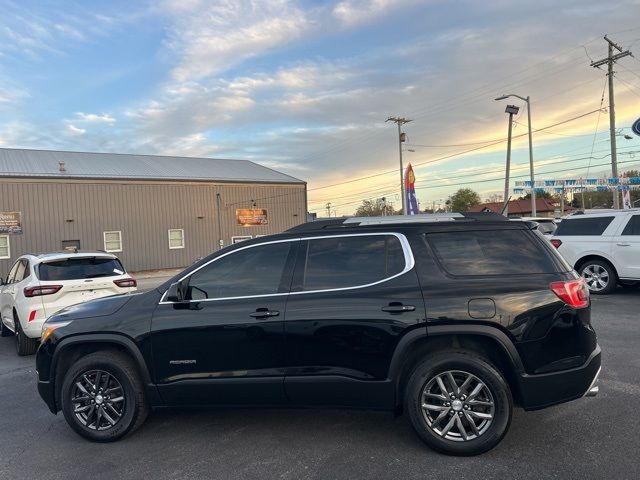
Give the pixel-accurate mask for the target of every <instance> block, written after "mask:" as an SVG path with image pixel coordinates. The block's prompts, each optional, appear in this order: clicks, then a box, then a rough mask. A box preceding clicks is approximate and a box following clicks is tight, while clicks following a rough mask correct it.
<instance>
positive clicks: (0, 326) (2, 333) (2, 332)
mask: <svg viewBox="0 0 640 480" xmlns="http://www.w3.org/2000/svg"><path fill="white" fill-rule="evenodd" d="M11 335H13V332H12V331H11V330H9V327H7V326H6V325H5V324H4V322H3V321H2V319H1V318H0V337H10V336H11Z"/></svg>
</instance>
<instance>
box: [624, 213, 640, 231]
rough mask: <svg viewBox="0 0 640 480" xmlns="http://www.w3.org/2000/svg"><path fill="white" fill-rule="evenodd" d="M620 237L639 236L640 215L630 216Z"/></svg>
mask: <svg viewBox="0 0 640 480" xmlns="http://www.w3.org/2000/svg"><path fill="white" fill-rule="evenodd" d="M622 235H640V215H632V216H631V218H630V219H629V223H627V226H626V227H624V230H623V231H622Z"/></svg>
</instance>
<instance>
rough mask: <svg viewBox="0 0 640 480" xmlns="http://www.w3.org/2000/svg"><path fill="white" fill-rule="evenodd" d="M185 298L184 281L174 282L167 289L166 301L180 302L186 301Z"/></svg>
mask: <svg viewBox="0 0 640 480" xmlns="http://www.w3.org/2000/svg"><path fill="white" fill-rule="evenodd" d="M184 300H185V295H184V285H182V282H176V283H172V284H171V285H170V286H169V290H167V296H166V298H165V301H167V302H173V303H180V302H184Z"/></svg>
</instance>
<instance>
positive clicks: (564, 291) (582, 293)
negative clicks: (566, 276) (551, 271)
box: [551, 278, 589, 308]
mask: <svg viewBox="0 0 640 480" xmlns="http://www.w3.org/2000/svg"><path fill="white" fill-rule="evenodd" d="M551 290H553V293H555V294H556V295H557V296H558V298H559V299H560V300H562V301H563V302H564V303H566V304H567V305H569V306H570V307H572V308H584V307H587V306H589V288H588V287H587V284H586V282H585V281H584V280H583V279H582V278H580V279H578V280H569V281H568V282H553V283H552V284H551Z"/></svg>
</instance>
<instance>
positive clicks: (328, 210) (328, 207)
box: [324, 203, 331, 217]
mask: <svg viewBox="0 0 640 480" xmlns="http://www.w3.org/2000/svg"><path fill="white" fill-rule="evenodd" d="M324 208H326V209H327V217H331V203H327V204H326V205H325V207H324Z"/></svg>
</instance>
